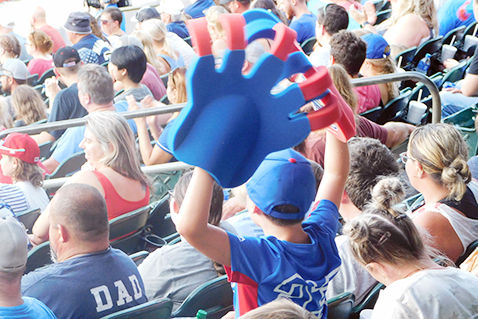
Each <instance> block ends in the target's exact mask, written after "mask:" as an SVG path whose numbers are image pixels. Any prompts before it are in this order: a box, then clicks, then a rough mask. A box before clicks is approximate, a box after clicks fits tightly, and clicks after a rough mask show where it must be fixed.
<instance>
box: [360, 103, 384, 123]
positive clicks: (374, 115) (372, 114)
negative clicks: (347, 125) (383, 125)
mask: <svg viewBox="0 0 478 319" xmlns="http://www.w3.org/2000/svg"><path fill="white" fill-rule="evenodd" d="M381 112H382V107H381V106H377V107H374V108H373V109H370V110H367V111H365V112H363V113H360V114H359V115H360V116H363V117H366V118H368V119H369V120H370V121H372V122H376V121H377V119H378V116H379V115H380V113H381Z"/></svg>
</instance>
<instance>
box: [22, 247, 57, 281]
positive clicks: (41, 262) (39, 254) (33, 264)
mask: <svg viewBox="0 0 478 319" xmlns="http://www.w3.org/2000/svg"><path fill="white" fill-rule="evenodd" d="M51 263H52V260H51V257H50V242H49V241H46V242H44V243H41V244H40V245H38V246H36V247H33V248H32V249H31V250H30V251H29V252H28V259H27V266H26V269H25V274H28V273H29V272H31V271H33V270H35V269H37V268H41V267H43V266H46V265H49V264H51Z"/></svg>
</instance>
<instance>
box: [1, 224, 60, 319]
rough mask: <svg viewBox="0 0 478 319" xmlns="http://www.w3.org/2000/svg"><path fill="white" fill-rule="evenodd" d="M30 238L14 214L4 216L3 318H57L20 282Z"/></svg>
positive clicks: (2, 248) (2, 233) (2, 232)
mask: <svg viewBox="0 0 478 319" xmlns="http://www.w3.org/2000/svg"><path fill="white" fill-rule="evenodd" d="M27 255H28V238H27V234H26V231H25V228H24V227H23V225H21V224H20V223H19V222H18V221H17V220H16V219H15V218H14V217H12V216H8V217H5V218H1V219H0V318H2V319H10V318H12V319H13V318H56V317H55V315H54V314H53V312H52V311H51V310H50V309H48V308H47V307H46V306H45V305H44V304H43V303H42V302H41V301H38V300H37V299H35V298H30V297H23V298H22V294H21V292H20V282H21V279H22V275H23V272H24V271H25V265H26V264H27Z"/></svg>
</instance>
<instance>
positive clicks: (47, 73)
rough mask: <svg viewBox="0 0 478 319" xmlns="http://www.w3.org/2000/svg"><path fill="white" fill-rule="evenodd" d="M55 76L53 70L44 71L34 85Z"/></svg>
mask: <svg viewBox="0 0 478 319" xmlns="http://www.w3.org/2000/svg"><path fill="white" fill-rule="evenodd" d="M53 76H55V72H54V71H53V68H51V69H48V70H46V71H45V72H44V73H43V74H42V75H41V76H40V78H39V79H38V81H37V83H36V85H41V84H43V83H45V80H46V79H49V78H51V77H53Z"/></svg>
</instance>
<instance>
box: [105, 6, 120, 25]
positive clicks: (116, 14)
mask: <svg viewBox="0 0 478 319" xmlns="http://www.w3.org/2000/svg"><path fill="white" fill-rule="evenodd" d="M103 13H108V14H109V15H110V16H111V19H112V20H113V21H118V23H119V24H121V23H122V22H123V15H122V14H121V10H120V9H118V8H115V7H108V8H106V9H105V10H104V11H103Z"/></svg>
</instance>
